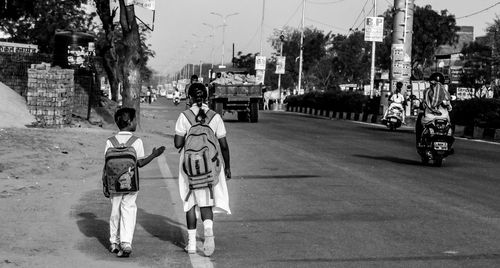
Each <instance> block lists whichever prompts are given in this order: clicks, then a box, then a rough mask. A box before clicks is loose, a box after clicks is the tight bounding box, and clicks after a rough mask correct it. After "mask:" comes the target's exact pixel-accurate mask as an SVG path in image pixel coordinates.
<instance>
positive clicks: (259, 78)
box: [255, 70, 266, 85]
mask: <svg viewBox="0 0 500 268" xmlns="http://www.w3.org/2000/svg"><path fill="white" fill-rule="evenodd" d="M265 76H266V71H265V70H255V84H257V85H258V84H262V85H263V84H264V78H265Z"/></svg>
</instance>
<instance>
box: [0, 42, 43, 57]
mask: <svg viewBox="0 0 500 268" xmlns="http://www.w3.org/2000/svg"><path fill="white" fill-rule="evenodd" d="M0 52H4V53H27V54H32V53H36V52H38V46H37V45H31V44H20V43H10V42H0Z"/></svg>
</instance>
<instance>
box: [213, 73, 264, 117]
mask: <svg viewBox="0 0 500 268" xmlns="http://www.w3.org/2000/svg"><path fill="white" fill-rule="evenodd" d="M213 73H214V74H217V78H216V79H214V80H213V81H211V82H210V85H209V88H208V89H209V90H208V92H209V94H208V103H209V105H210V108H211V109H212V110H214V111H215V112H217V113H219V114H220V115H221V116H222V115H223V114H224V113H225V112H229V113H234V112H236V113H237V115H238V121H241V122H251V123H256V122H258V120H259V103H261V102H262V89H263V87H264V86H263V85H262V84H259V83H256V80H255V76H252V75H250V74H249V72H248V70H247V69H238V68H224V69H214V71H213Z"/></svg>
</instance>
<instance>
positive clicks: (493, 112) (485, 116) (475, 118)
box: [450, 98, 500, 128]
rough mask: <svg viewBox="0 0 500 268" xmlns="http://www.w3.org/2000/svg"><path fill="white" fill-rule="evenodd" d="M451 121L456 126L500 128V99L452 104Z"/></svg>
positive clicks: (463, 101)
mask: <svg viewBox="0 0 500 268" xmlns="http://www.w3.org/2000/svg"><path fill="white" fill-rule="evenodd" d="M452 105H453V110H452V111H451V113H450V117H451V121H452V122H453V123H454V124H456V125H463V126H479V127H483V128H500V100H499V99H476V98H475V99H470V100H460V101H454V102H452Z"/></svg>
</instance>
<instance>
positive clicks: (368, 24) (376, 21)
mask: <svg viewBox="0 0 500 268" xmlns="http://www.w3.org/2000/svg"><path fill="white" fill-rule="evenodd" d="M382 39H384V18H382V17H366V19H365V41H369V42H382Z"/></svg>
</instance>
